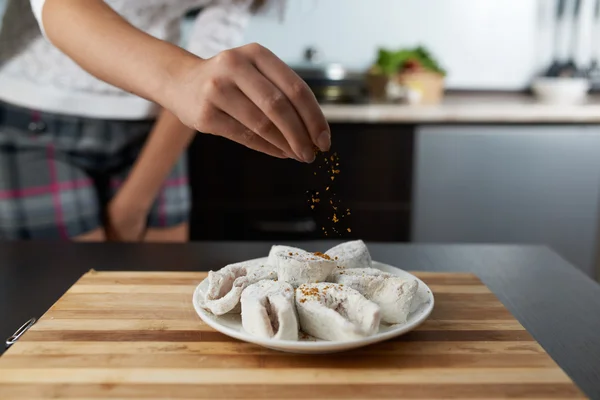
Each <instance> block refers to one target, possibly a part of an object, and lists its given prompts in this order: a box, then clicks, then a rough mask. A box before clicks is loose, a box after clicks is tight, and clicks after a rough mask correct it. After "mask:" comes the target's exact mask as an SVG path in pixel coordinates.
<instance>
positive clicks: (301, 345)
mask: <svg viewBox="0 0 600 400" xmlns="http://www.w3.org/2000/svg"><path fill="white" fill-rule="evenodd" d="M259 260H260V261H262V262H266V260H267V258H266V257H265V258H261V259H259ZM259 260H257V261H259ZM373 268H377V269H380V270H382V271H384V272H389V273H390V274H394V275H397V276H399V277H402V278H405V279H416V280H417V281H418V282H419V292H418V295H419V299H420V300H421V301H420V302H418V304H417V305H416V307H415V309H414V310H412V312H411V313H410V315H409V316H408V321H407V322H406V323H404V324H397V325H384V324H381V325H380V327H379V332H378V333H376V334H375V335H373V336H369V337H366V338H364V339H358V340H352V341H344V342H332V341H326V340H320V339H315V338H307V339H301V340H300V341H291V340H274V339H261V338H257V337H255V336H252V335H249V334H248V333H246V331H244V328H242V320H241V316H240V314H226V315H223V316H220V317H217V316H215V315H213V314H212V313H211V312H210V311H207V310H204V309H203V308H202V307H201V306H200V302H199V301H198V300H199V296H200V293H202V292H205V291H206V289H207V288H208V280H207V279H205V280H203V281H202V282H201V283H200V284H199V285H198V287H197V288H196V290H195V291H194V298H193V303H194V308H195V309H196V312H197V313H198V315H199V316H200V318H202V320H203V321H204V322H205V323H206V324H207V325H208V326H210V327H211V328H213V329H215V330H217V331H219V332H221V333H223V334H224V335H227V336H230V337H232V338H235V339H238V340H242V341H244V342H249V343H254V344H258V345H260V346H263V347H267V348H269V349H273V350H279V351H285V352H290V353H303V354H327V353H335V352H340V351H345V350H352V349H356V348H359V347H363V346H368V345H370V344H373V343H378V342H383V341H385V340H388V339H391V338H394V337H396V336H400V335H403V334H405V333H406V332H410V331H411V330H413V329H415V328H416V327H417V326H419V325H420V324H421V323H423V321H425V320H426V319H427V317H429V315H430V314H431V311H432V310H433V304H434V299H433V293H432V292H431V289H429V287H428V286H427V285H426V284H425V283H424V282H423V281H422V280H420V279H419V278H417V277H416V276H414V275H412V274H409V273H408V272H406V271H403V270H401V269H399V268H396V267H392V266H391V265H386V264H382V263H379V262H376V261H373Z"/></svg>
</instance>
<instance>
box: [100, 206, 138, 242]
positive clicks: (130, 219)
mask: <svg viewBox="0 0 600 400" xmlns="http://www.w3.org/2000/svg"><path fill="white" fill-rule="evenodd" d="M147 215H148V212H147V211H145V210H143V209H141V208H140V207H137V206H136V205H135V204H133V203H132V202H131V201H128V200H127V199H123V197H122V196H119V194H117V195H116V196H115V198H114V199H113V200H112V201H111V202H110V203H109V205H108V208H107V215H106V218H107V221H106V225H105V230H106V238H107V239H108V241H111V242H141V241H143V240H144V234H145V232H146V218H147Z"/></svg>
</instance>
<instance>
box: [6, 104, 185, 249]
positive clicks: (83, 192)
mask: <svg viewBox="0 0 600 400" xmlns="http://www.w3.org/2000/svg"><path fill="white" fill-rule="evenodd" d="M152 124H153V121H107V120H99V119H90V118H79V117H72V116H64V115H56V114H46V113H40V112H35V111H31V110H27V109H23V108H18V107H14V106H11V105H7V104H4V103H1V102H0V239H4V240H22V239H69V238H73V237H76V236H79V235H81V234H84V233H87V232H91V231H93V230H95V229H97V228H99V227H101V226H102V225H103V221H104V215H105V214H104V213H105V209H106V205H107V204H108V202H109V201H110V199H111V198H112V197H113V196H114V194H115V193H116V192H117V191H118V190H119V188H120V186H121V185H122V183H123V182H124V180H125V179H126V178H127V175H128V173H129V171H130V169H131V167H132V165H133V163H134V162H135V159H136V158H137V156H138V154H139V152H140V150H141V149H142V146H143V145H144V142H145V140H146V138H147V136H148V133H149V132H150V129H151V127H152ZM187 180H188V179H187V165H186V162H185V158H182V159H181V160H179V162H178V163H177V165H176V166H175V167H174V169H173V171H172V172H171V174H170V176H169V178H168V179H167V180H166V182H164V183H163V186H162V188H161V191H160V193H159V194H158V196H157V199H156V200H155V202H154V204H153V206H152V209H151V210H150V213H149V215H148V227H151V228H160V227H171V226H175V225H178V224H181V223H183V222H186V221H187V220H188V217H189V212H190V191H189V187H188V181H187Z"/></svg>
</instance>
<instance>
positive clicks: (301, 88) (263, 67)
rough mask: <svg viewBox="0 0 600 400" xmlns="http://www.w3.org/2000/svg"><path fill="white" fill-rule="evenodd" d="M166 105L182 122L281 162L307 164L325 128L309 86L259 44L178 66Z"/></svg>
mask: <svg viewBox="0 0 600 400" xmlns="http://www.w3.org/2000/svg"><path fill="white" fill-rule="evenodd" d="M190 61H191V60H190ZM181 71H182V72H180V73H178V74H176V75H175V77H176V79H175V81H174V82H173V85H172V88H170V93H171V94H170V96H169V97H170V99H171V100H170V101H169V102H170V105H171V107H169V108H170V109H171V111H173V112H174V113H175V114H176V115H177V116H178V117H179V118H180V119H181V120H182V122H183V123H185V124H186V125H188V126H189V127H192V128H194V129H196V130H198V131H200V132H204V133H211V134H215V135H219V136H223V137H225V138H227V139H230V140H233V141H235V142H238V143H241V144H243V145H245V146H247V147H249V148H252V149H254V150H258V151H261V152H263V153H267V154H270V155H272V156H275V157H281V158H287V157H291V158H295V159H297V160H299V161H304V162H312V161H314V159H315V152H314V147H315V145H316V146H317V147H318V148H319V149H320V150H322V151H327V150H329V147H330V146H331V135H330V132H329V125H328V124H327V121H326V119H325V117H324V115H323V113H322V112H321V109H320V107H319V104H318V103H317V100H316V99H315V96H314V95H313V93H312V92H311V90H310V89H309V87H308V85H307V84H306V83H305V82H304V81H303V80H302V79H301V78H300V77H298V75H296V73H294V72H293V71H292V70H291V69H290V68H289V67H288V66H287V65H286V64H285V63H284V62H283V61H281V60H280V59H279V58H277V57H276V56H275V55H274V54H273V53H271V51H269V50H267V49H266V48H264V47H262V46H260V45H258V44H249V45H246V46H243V47H239V48H235V49H231V50H227V51H224V52H222V53H220V54H218V55H217V56H215V57H213V58H210V59H208V60H201V59H196V60H193V61H191V62H188V63H187V65H183V67H182V68H181Z"/></svg>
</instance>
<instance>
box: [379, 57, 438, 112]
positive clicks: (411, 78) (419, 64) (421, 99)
mask: <svg viewBox="0 0 600 400" xmlns="http://www.w3.org/2000/svg"><path fill="white" fill-rule="evenodd" d="M445 76H446V71H445V70H444V69H443V68H442V67H441V66H440V64H439V63H438V62H437V60H436V59H435V58H434V57H433V56H432V55H431V53H430V52H429V51H428V50H427V49H425V48H424V47H422V46H418V47H416V48H409V49H401V50H398V51H389V50H386V49H379V53H378V57H377V60H376V62H375V64H374V65H373V66H372V67H371V68H370V70H369V72H368V74H367V86H368V88H369V93H370V97H371V98H372V99H373V100H376V101H377V100H384V99H387V98H388V97H389V89H390V83H391V84H392V85H398V86H400V87H401V88H402V89H404V92H405V93H406V94H407V95H406V97H409V98H412V99H416V101H414V102H417V103H419V104H437V103H439V102H440V101H441V99H442V96H443V93H444V78H445Z"/></svg>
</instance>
